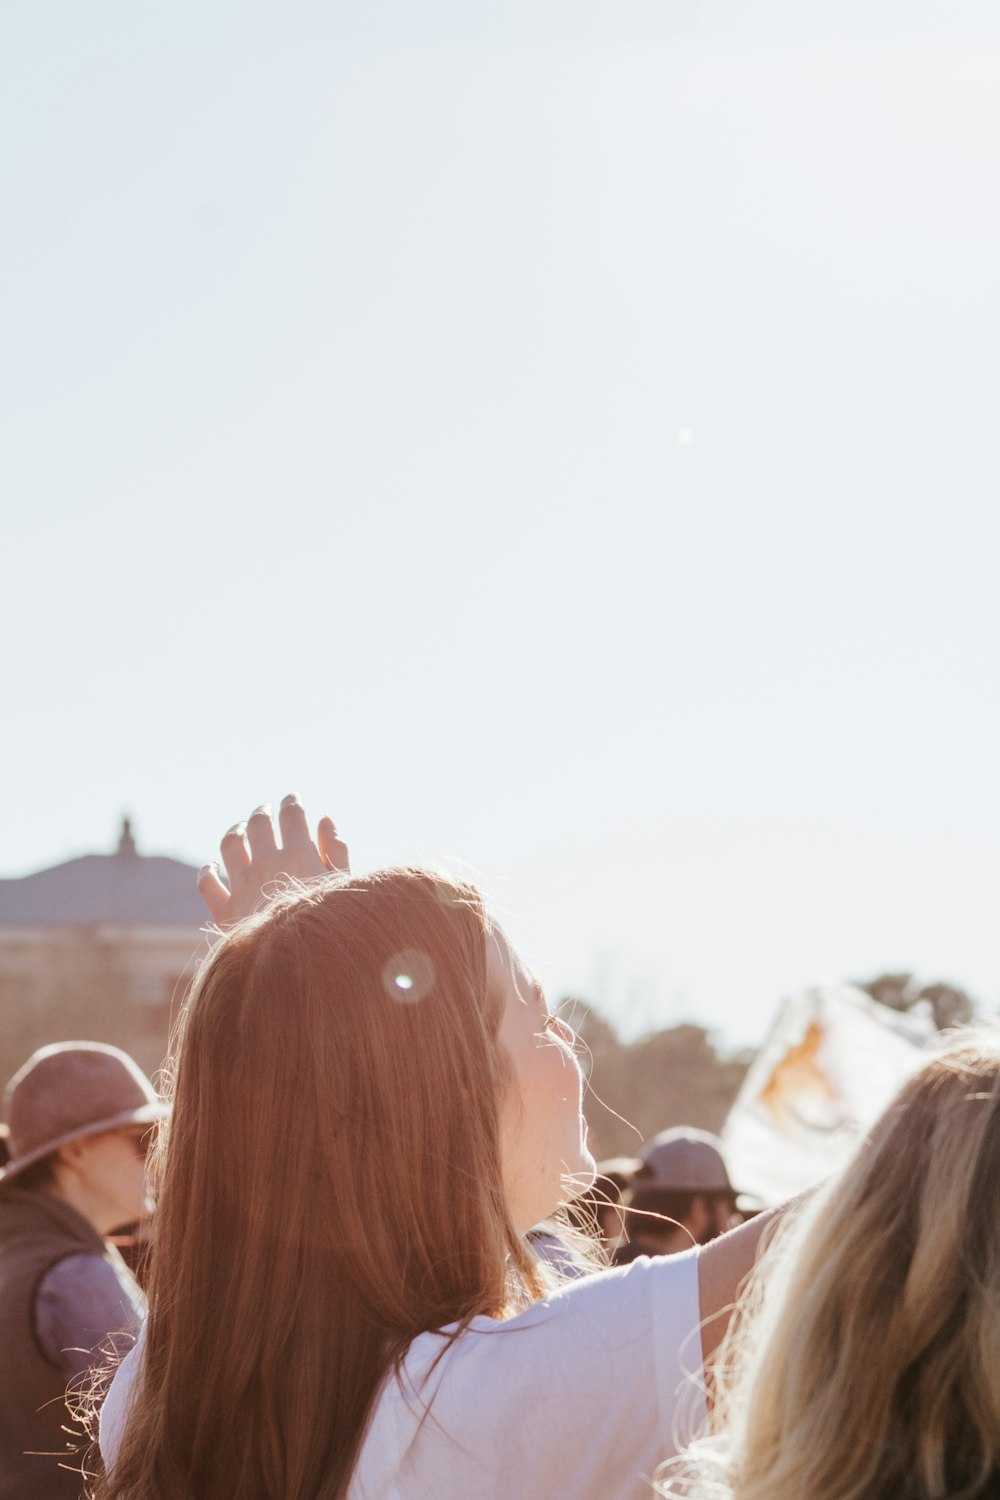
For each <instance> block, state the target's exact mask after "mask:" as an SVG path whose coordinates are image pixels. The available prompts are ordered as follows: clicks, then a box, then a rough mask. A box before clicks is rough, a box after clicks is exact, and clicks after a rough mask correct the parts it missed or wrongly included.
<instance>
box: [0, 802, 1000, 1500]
mask: <svg viewBox="0 0 1000 1500" xmlns="http://www.w3.org/2000/svg"><path fill="white" fill-rule="evenodd" d="M222 856H223V863H224V867H225V869H224V872H223V870H221V869H220V868H218V867H216V866H208V867H206V868H205V869H204V870H203V871H202V874H201V877H200V887H201V890H202V894H203V896H204V897H205V900H206V902H207V904H208V907H209V910H210V912H211V915H212V917H213V919H214V921H215V923H216V925H217V927H218V928H219V931H220V937H219V939H218V941H217V942H216V943H215V945H214V947H213V950H212V953H211V954H210V956H209V958H208V959H207V960H206V963H205V965H204V967H203V969H202V972H201V974H200V976H199V978H198V980H197V982H196V984H195V986H194V988H193V990H192V992H191V994H190V996H189V998H188V1000H187V1001H186V1003H185V1007H184V1011H183V1014H182V1016H181V1018H180V1023H179V1027H178V1030H177V1034H176V1036H175V1038H174V1042H173V1048H174V1051H173V1056H172V1059H171V1063H170V1066H169V1068H168V1070H167V1076H168V1077H169V1079H170V1097H169V1099H165V1100H161V1099H159V1098H158V1097H157V1096H156V1094H155V1093H154V1092H153V1090H152V1088H151V1087H150V1085H149V1083H148V1081H147V1080H146V1079H145V1078H144V1076H143V1075H142V1074H141V1072H140V1070H139V1069H138V1068H137V1067H136V1065H135V1064H134V1063H133V1062H132V1060H131V1059H129V1058H128V1057H127V1056H126V1055H125V1054H124V1053H121V1052H119V1051H118V1050H117V1049H115V1048H111V1047H106V1046H102V1045H100V1044H97V1043H62V1044H58V1045H56V1046H51V1047H46V1048H43V1049H42V1050H41V1051H40V1052H38V1053H36V1054H35V1055H34V1056H33V1057H32V1058H31V1059H29V1060H28V1062H27V1063H26V1064H25V1065H24V1067H23V1068H22V1069H21V1070H20V1071H19V1073H18V1074H17V1075H15V1077H14V1078H13V1079H12V1080H11V1082H10V1084H9V1085H8V1089H7V1092H6V1095H5V1100H4V1119H5V1121H6V1125H7V1130H8V1138H7V1151H8V1161H7V1163H6V1165H5V1167H4V1168H3V1172H2V1176H0V1328H2V1330H3V1334H4V1340H3V1348H4V1356H5V1357H4V1361H3V1367H2V1368H3V1376H2V1377H0V1378H2V1379H3V1381H4V1385H5V1391H4V1399H3V1401H2V1402H0V1500H4V1497H15V1496H16V1497H18V1500H62V1497H65V1500H80V1497H81V1496H82V1495H83V1494H84V1493H86V1494H87V1495H88V1496H93V1497H94V1500H223V1497H224V1500H424V1497H430V1496H432V1495H433V1496H434V1497H435V1500H452V1497H453V1500H519V1497H525V1500H535V1497H537V1500H651V1497H654V1496H656V1495H657V1494H659V1495H661V1496H665V1497H682V1496H683V1497H691V1500H695V1497H705V1500H707V1497H709V1496H714V1497H720V1500H985V1497H990V1496H1000V1233H998V1230H997V1214H996V1194H997V1190H998V1186H1000V1035H998V1033H997V1031H996V1029H991V1028H988V1027H978V1028H976V1027H969V1028H964V1029H962V1030H959V1031H956V1032H954V1033H953V1034H951V1035H950V1036H946V1037H944V1038H943V1039H942V1040H941V1042H940V1044H939V1046H938V1047H937V1048H936V1050H935V1051H934V1052H933V1053H932V1054H931V1055H930V1056H929V1057H928V1060H927V1061H926V1062H925V1064H924V1066H923V1067H922V1068H921V1069H920V1071H919V1072H917V1073H916V1075H915V1076H914V1077H913V1078H912V1079H911V1080H910V1082H909V1083H908V1084H907V1085H906V1086H905V1087H904V1088H903V1089H902V1091H901V1092H900V1094H899V1095H898V1096H897V1098H896V1099H895V1100H894V1101H893V1103H892V1104H891V1105H890V1106H889V1108H888V1109H887V1110H886V1112H885V1113H884V1114H883V1116H882V1118H881V1119H880V1120H879V1122H878V1123H877V1124H876V1125H875V1127H874V1128H873V1129H872V1130H871V1131H870V1132H869V1134H868V1136H867V1138H866V1139H865V1140H864V1142H863V1143H862V1144H861V1145H860V1146H859V1148H858V1150H857V1152H856V1153H855V1155H854V1157H853V1158H852V1160H851V1162H850V1163H849V1164H848V1166H847V1167H846V1168H845V1169H843V1170H841V1171H840V1172H838V1173H837V1174H835V1175H834V1176H833V1177H831V1178H830V1179H829V1180H827V1181H826V1182H825V1183H823V1184H821V1185H819V1186H817V1188H816V1189H814V1190H813V1191H811V1192H809V1193H807V1194H806V1195H804V1197H803V1198H801V1199H800V1200H797V1201H795V1202H793V1203H792V1204H790V1205H786V1206H784V1207H783V1208H780V1209H778V1210H776V1211H767V1212H760V1211H759V1209H760V1205H759V1204H756V1203H753V1202H751V1201H748V1200H747V1199H746V1198H745V1197H743V1196H741V1195H740V1194H739V1193H738V1191H737V1190H736V1188H734V1186H733V1184H732V1183H731V1181H730V1178H729V1174H728V1172H727V1170H726V1165H725V1161H724V1158H723V1155H722V1153H721V1150H720V1146H719V1143H718V1142H717V1141H716V1140H715V1139H714V1138H713V1137H710V1136H708V1135H706V1134H704V1133H703V1132H701V1131H697V1130H693V1129H673V1130H668V1131H664V1132H663V1133H662V1134H660V1135H658V1136H656V1137H654V1138H653V1139H652V1140H651V1141H649V1142H648V1143H647V1144H646V1145H645V1146H644V1147H643V1149H642V1151H641V1152H640V1155H639V1157H638V1158H637V1159H636V1160H628V1161H625V1160H616V1161H613V1162H608V1163H602V1164H601V1167H600V1169H598V1167H597V1164H596V1163H595V1162H594V1159H593V1156H592V1154H591V1151H590V1145H589V1140H588V1129H587V1124H586V1119H585V1115H584V1100H585V1092H586V1090H585V1084H584V1078H583V1074H582V1071H581V1068H580V1063H579V1059H578V1056H577V1051H576V1049H575V1046H574V1040H575V1039H574V1036H573V1034H572V1032H571V1031H570V1029H569V1028H568V1027H567V1026H566V1024H565V1023H564V1022H563V1021H562V1020H561V1019H560V1018H559V1017H557V1016H554V1015H552V1014H551V1013H550V1012H549V1009H548V1006H547V1004H546V1000H545V996H544V993H543V992H542V989H541V987H540V985H539V984H538V982H537V980H536V979H535V977H534V976H533V975H532V973H531V971H530V970H529V969H528V967H527V966H526V965H525V964H524V962H523V960H522V959H521V958H520V956H519V955H518V954H517V952H516V951H515V950H514V949H513V948H512V947H511V945H510V943H509V942H508V940H507V938H506V936H505V935H504V933H503V931H502V929H501V928H500V926H499V925H498V924H497V923H496V922H495V921H494V920H493V919H492V918H491V917H490V915H489V913H488V912H487V910H486V908H485V906H484V904H483V901H482V898H481V896H480V895H479V893H478V892H477V891H476V890H475V889H474V888H473V887H472V886H469V885H466V884H463V883H461V882H458V881H455V880H452V879H449V878H447V877H444V876H442V875H439V874H435V873H431V872H428V871H425V870H419V869H413V868H399V869H389V870H381V871H377V872H375V873H374V874H370V875H364V876H354V875H351V874H350V873H349V870H348V862H347V851H346V848H345V846H344V845H343V843H342V842H341V841H340V839H339V838H338V836H337V833H336V829H335V828H334V826H333V824H332V823H331V822H330V821H329V820H327V819H324V820H321V822H320V824H319V826H318V829H317V832H316V836H315V838H313V837H312V835H311V834H310V830H309V825H308V823H307V820H306V816H305V812H304V810H303V808H302V807H301V805H300V804H299V802H298V801H297V799H295V798H294V797H292V798H286V799H285V801H284V802H283V803H282V805H281V809H280V812H279V816H278V827H277V828H276V827H275V823H274V821H273V819H272V817H271V815H270V813H269V811H268V810H267V809H263V808H262V809H258V810H257V811H256V812H255V813H254V814H253V815H252V816H251V818H250V819H249V820H248V821H247V822H246V823H245V824H239V825H236V826H235V827H234V828H232V829H230V831H229V833H228V834H227V835H226V837H225V838H224V839H223V843H222ZM154 1140H155V1141H156V1146H155V1150H153V1151H152V1153H150V1147H151V1145H152V1144H153V1142H154ZM154 1205H155V1206H154ZM151 1209H152V1213H153V1218H152V1226H153V1227H152V1235H151V1252H150V1255H149V1259H148V1264H145V1265H144V1268H143V1275H142V1279H143V1281H144V1283H145V1286H144V1290H140V1288H139V1285H138V1282H137V1281H136V1279H135V1277H134V1276H133V1275H132V1273H131V1272H130V1271H129V1269H128V1268H127V1266H126V1265H125V1263H124V1261H123V1259H122V1257H121V1256H120V1255H119V1254H118V1252H117V1251H116V1250H115V1249H114V1248H113V1246H112V1245H111V1244H110V1242H109V1238H108V1237H109V1235H110V1234H111V1233H112V1231H114V1230H116V1229H121V1228H123V1227H124V1226H127V1225H134V1224H135V1223H136V1222H137V1221H142V1220H144V1219H145V1218H146V1217H147V1215H148V1214H149V1212H150V1210H151ZM147 1298H148V1302H147ZM112 1375H113V1379H111V1378H110V1377H111V1376H112ZM109 1381H110V1384H109ZM67 1399H68V1402H69V1404H68V1405H67ZM74 1421H76V1422H80V1423H82V1428H80V1429H76V1428H74ZM67 1428H70V1429H72V1430H70V1431H67ZM83 1429H87V1430H86V1431H84V1430H83ZM98 1431H99V1448H98V1446H97V1445H95V1446H94V1447H93V1448H90V1449H88V1447H87V1443H88V1433H89V1435H90V1436H94V1435H96V1434H97V1433H98Z"/></svg>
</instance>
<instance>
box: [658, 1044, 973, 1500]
mask: <svg viewBox="0 0 1000 1500" xmlns="http://www.w3.org/2000/svg"><path fill="white" fill-rule="evenodd" d="M715 1425H716V1432H715V1434H714V1436H713V1437H712V1438H709V1439H706V1440H705V1441H704V1442H702V1443H701V1444H697V1445H696V1446H695V1448H694V1450H693V1451H692V1452H691V1453H690V1454H688V1455H687V1457H686V1458H685V1459H683V1460H678V1461H677V1462H676V1463H675V1464H671V1465H668V1467H667V1473H666V1474H665V1475H664V1476H663V1479H662V1491H661V1492H662V1493H663V1494H664V1495H668V1496H685V1497H702V1496H704V1497H709V1496H710V1497H712V1500H987V1497H989V1500H995V1497H996V1496H1000V1030H998V1029H996V1028H990V1029H985V1028H984V1029H979V1028H975V1029H969V1030H967V1031H965V1032H956V1033H954V1034H953V1036H952V1038H951V1039H950V1040H949V1041H948V1042H947V1043H946V1044H945V1046H944V1048H943V1050H942V1051H941V1052H940V1054H939V1055H937V1056H935V1057H934V1058H933V1059H932V1060H931V1061H929V1062H928V1063H927V1064H926V1065H925V1066H924V1067H923V1068H922V1069H921V1070H920V1072H919V1073H917V1074H916V1075H915V1076H914V1077H913V1078H912V1079H910V1081H909V1082H908V1083H907V1084H906V1085H905V1086H904V1087H903V1089H902V1090H901V1091H900V1093H899V1094H898V1096H897V1097H896V1099H895V1100H894V1102H893V1103H892V1104H891V1105H890V1106H889V1108H888V1109H887V1110H886V1111H885V1113H884V1114H883V1115H882V1117H881V1119H880V1120H879V1121H878V1123H877V1124H876V1125H875V1127H874V1129H873V1130H872V1131H871V1133H870V1135H869V1138H868V1140H867V1141H866V1143H865V1144H864V1145H862V1146H861V1148H860V1149H859V1150H858V1152H857V1153H856V1155H855V1157H854V1158H853V1160H852V1161H851V1163H850V1164H849V1166H848V1167H847V1168H845V1170H844V1171H843V1172H842V1173H840V1174H838V1176H837V1177H836V1178H834V1179H832V1180H831V1181H830V1182H829V1183H828V1184H827V1185H826V1186H825V1187H824V1188H823V1189H822V1190H821V1191H820V1192H818V1193H817V1195H816V1196H815V1198H814V1199H813V1200H812V1201H811V1202H809V1203H806V1204H804V1205H802V1206H801V1207H800V1208H799V1209H798V1210H797V1211H796V1212H795V1214H794V1217H793V1216H792V1215H789V1216H788V1217H787V1218H786V1220H785V1222H784V1223H783V1224H782V1225H781V1226H780V1228H779V1229H778V1230H777V1232H776V1235H775V1243H774V1245H773V1246H772V1248H771V1249H770V1250H769V1252H768V1254H767V1256H766V1257H763V1258H762V1260H761V1264H760V1268H759V1270H758V1272H757V1274H756V1275H755V1277H754V1281H753V1284H752V1285H751V1286H750V1288H749V1289H748V1292H747V1295H746V1299H745V1305H744V1308H743V1309H742V1311H741V1314H740V1316H739V1317H738V1318H737V1319H734V1322H733V1327H732V1329H731V1331H730V1335H729V1339H728V1341H727V1345H726V1346H724V1348H723V1350H722V1351H721V1354H720V1359H719V1363H718V1366H717V1368H716V1406H715Z"/></svg>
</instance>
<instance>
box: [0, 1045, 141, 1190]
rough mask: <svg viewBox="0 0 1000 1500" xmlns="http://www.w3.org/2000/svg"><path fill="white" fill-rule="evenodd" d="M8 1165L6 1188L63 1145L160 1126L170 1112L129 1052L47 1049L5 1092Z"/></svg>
mask: <svg viewBox="0 0 1000 1500" xmlns="http://www.w3.org/2000/svg"><path fill="white" fill-rule="evenodd" d="M3 1113H4V1119H5V1121H6V1128H7V1150H8V1153H9V1159H8V1161H7V1165H6V1166H5V1167H4V1168H3V1169H2V1170H0V1187H3V1186H5V1185H6V1184H7V1183H9V1182H11V1181H12V1180H13V1179H15V1178H16V1177H17V1176H18V1175H19V1174H20V1173H21V1172H23V1171H24V1170H25V1168H27V1167H30V1166H33V1165H34V1163H35V1162H36V1161H41V1160H42V1158H43V1157H46V1156H51V1155H52V1153H53V1151H58V1150H59V1148H60V1146H67V1145H68V1144H69V1142H70V1141H77V1140H80V1138H81V1137H83V1136H87V1135H101V1134H102V1133H103V1132H105V1131H108V1130H121V1129H125V1127H126V1126H129V1125H155V1123H156V1122H157V1120H162V1119H163V1118H164V1117H165V1116H166V1115H167V1114H168V1113H169V1106H168V1105H166V1104H165V1103H164V1102H163V1100H162V1099H160V1098H159V1096H158V1095H157V1093H156V1091H155V1090H154V1089H153V1086H152V1084H151V1083H150V1082H149V1079H148V1078H147V1077H146V1075H145V1073H143V1071H142V1069H141V1068H140V1067H139V1065H138V1063H136V1062H135V1061H134V1060H133V1059H132V1058H131V1057H129V1055H128V1053H127V1052H123V1051H122V1050H121V1048H120V1047H109V1046H106V1045H105V1044H104V1043H103V1042H55V1043H53V1045H52V1046H51V1047H41V1048H39V1050H38V1051H37V1052H34V1053H32V1055H31V1057H29V1058H28V1061H27V1062H26V1063H25V1064H24V1066H23V1067H22V1068H19V1069H18V1071H17V1072H16V1073H15V1074H14V1076H13V1078H12V1079H11V1080H10V1082H9V1083H8V1085H7V1087H6V1089H5V1090H4V1097H3Z"/></svg>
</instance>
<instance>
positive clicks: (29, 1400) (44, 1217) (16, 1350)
mask: <svg viewBox="0 0 1000 1500" xmlns="http://www.w3.org/2000/svg"><path fill="white" fill-rule="evenodd" d="M81 1252H82V1253H84V1254H92V1255H95V1256H100V1257H102V1258H104V1259H108V1260H112V1261H113V1259H114V1256H115V1252H114V1251H113V1250H112V1249H110V1248H109V1247H108V1246H106V1245H105V1242H104V1240H103V1239H102V1238H101V1236H100V1235H99V1234H98V1232H97V1230H96V1229H94V1228H93V1227H92V1225H90V1224H89V1223H88V1222H87V1220H86V1219H84V1218H82V1217H81V1215H80V1214H78V1213H77V1212H76V1210H75V1209H74V1208H71V1207H70V1206H69V1204H68V1203H63V1202H62V1201H61V1200H60V1199H58V1198H53V1197H52V1196H51V1195H50V1194H49V1193H44V1192H26V1191H24V1190H23V1189H20V1188H16V1187H11V1188H8V1189H7V1190H6V1191H5V1192H2V1193H0V1500H79V1497H80V1496H81V1495H82V1493H83V1479H82V1475H81V1470H80V1465H81V1461H82V1458H83V1454H84V1453H85V1452H86V1449H87V1446H88V1442H87V1440H86V1439H85V1438H84V1437H83V1435H82V1433H80V1430H79V1428H77V1427H75V1426H74V1424H73V1423H72V1421H71V1419H70V1415H69V1412H68V1411H67V1408H66V1404H65V1395H66V1380H67V1370H66V1369H64V1368H63V1367H61V1366H59V1365H56V1364H53V1362H52V1361H51V1359H49V1358H48V1356H47V1355H46V1354H45V1352H44V1350H43V1349H42V1348H41V1346H40V1344H39V1342H38V1337H37V1334H36V1326H35V1297H36V1294H37V1292H38V1288H39V1285H40V1284H41V1282H42V1279H43V1278H44V1276H45V1274H46V1272H47V1271H49V1270H50V1269H51V1268H52V1266H54V1265H55V1264H56V1262H57V1261H60V1260H62V1259H64V1258H65V1257H66V1256H67V1255H79V1254H81ZM66 1428H71V1429H73V1433H75V1434H76V1435H75V1436H74V1435H73V1433H68V1432H67V1431H66V1430H65V1429H66ZM74 1471H75V1472H74Z"/></svg>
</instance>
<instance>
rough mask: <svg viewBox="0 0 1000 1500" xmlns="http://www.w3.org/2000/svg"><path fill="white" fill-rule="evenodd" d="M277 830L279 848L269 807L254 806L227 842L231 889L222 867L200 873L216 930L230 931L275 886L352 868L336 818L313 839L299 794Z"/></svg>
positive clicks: (288, 802)
mask: <svg viewBox="0 0 1000 1500" xmlns="http://www.w3.org/2000/svg"><path fill="white" fill-rule="evenodd" d="M278 829H279V831H280V834H281V845H280V847H279V845H278V842H277V838H276V837H275V830H274V821H273V819H272V817H271V809H270V807H268V806H267V805H266V804H265V805H263V806H261V807H258V808H255V809H254V811H253V812H252V813H251V814H250V816H249V818H248V819H247V821H246V822H245V823H234V825H233V827H232V828H230V830H229V832H228V833H227V834H226V835H225V837H224V838H223V840H222V844H221V846H220V847H221V852H222V862H223V864H224V865H225V867H226V881H228V885H227V884H226V881H223V879H222V876H221V875H220V873H219V867H218V865H217V864H210V865H205V866H203V868H202V869H201V870H200V871H199V872H198V890H199V891H200V892H201V896H202V899H203V900H204V902H205V905H206V906H207V907H208V909H209V912H210V913H211V915H212V919H213V921H214V922H215V924H216V926H217V927H231V926H232V925H233V923H234V922H238V921H240V919H241V918H242V917H247V916H249V915H250V913H251V912H254V911H256V910H257V909H258V907H259V906H260V903H261V899H262V897H264V896H265V895H267V894H269V888H270V887H271V886H273V885H274V884H275V882H280V881H282V880H287V879H292V880H311V879H313V878H314V877H315V876H317V875H325V874H327V873H328V872H329V871H331V870H339V871H343V872H346V871H347V870H348V869H349V868H350V866H349V864H348V858H347V845H346V844H345V843H343V842H342V841H341V840H340V839H339V838H338V837H337V830H336V828H335V827H334V824H333V820H332V819H331V818H321V819H320V821H319V824H318V826H317V829H316V838H315V841H314V840H313V839H312V837H311V836H310V833H309V824H308V823H307V821H306V814H305V808H304V807H303V806H302V803H301V802H300V801H299V799H298V797H296V796H295V795H294V794H292V795H291V796H288V797H285V798H284V800H283V801H282V803H281V806H280V808H279V809H278Z"/></svg>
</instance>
